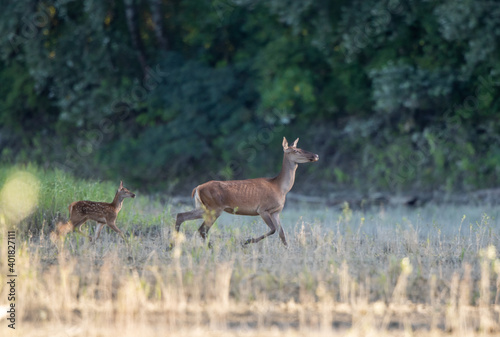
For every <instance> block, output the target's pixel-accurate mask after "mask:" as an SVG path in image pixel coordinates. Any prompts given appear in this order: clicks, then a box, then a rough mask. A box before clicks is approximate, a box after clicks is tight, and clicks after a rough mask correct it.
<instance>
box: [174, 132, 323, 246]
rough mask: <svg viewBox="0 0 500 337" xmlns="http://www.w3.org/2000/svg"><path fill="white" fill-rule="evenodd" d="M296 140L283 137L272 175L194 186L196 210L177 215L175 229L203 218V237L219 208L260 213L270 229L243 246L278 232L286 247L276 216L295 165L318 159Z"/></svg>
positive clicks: (282, 202)
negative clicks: (279, 164) (280, 157)
mask: <svg viewBox="0 0 500 337" xmlns="http://www.w3.org/2000/svg"><path fill="white" fill-rule="evenodd" d="M298 141H299V139H298V138H297V139H296V140H295V142H294V143H293V145H292V146H288V142H287V140H286V138H283V152H284V156H283V166H282V168H281V172H280V173H279V174H278V175H277V176H276V177H274V178H257V179H248V180H231V181H213V180H212V181H209V182H207V183H204V184H202V185H199V186H197V187H196V188H195V189H194V190H193V192H192V193H191V197H194V198H195V202H196V209H194V210H192V211H190V212H185V213H179V214H177V219H176V221H175V231H176V232H179V229H180V226H181V224H182V223H183V222H184V221H186V220H194V219H201V218H203V219H204V221H203V224H202V225H201V227H200V228H199V229H198V232H199V233H200V235H201V237H202V238H203V240H205V239H206V236H207V233H208V231H209V230H210V227H211V226H212V225H213V223H214V222H215V220H217V218H218V217H219V216H220V215H221V213H222V212H223V211H225V212H227V213H231V214H237V215H251V216H257V215H260V216H261V217H262V219H263V220H264V222H265V223H266V224H267V225H268V226H269V228H270V229H271V230H270V231H269V232H268V233H266V234H264V235H262V236H259V237H258V238H252V239H248V240H247V241H245V242H244V245H247V244H249V243H256V242H259V241H260V240H262V239H264V238H266V237H268V236H269V235H273V234H274V233H275V232H276V231H278V233H279V236H280V239H281V241H282V242H283V244H284V245H285V246H286V245H287V242H286V238H285V232H284V231H283V228H282V227H281V224H280V218H279V215H280V213H281V210H282V209H283V206H285V198H286V194H287V193H288V192H289V191H290V190H291V189H292V186H293V183H294V181H295V171H296V170H297V167H298V164H301V163H308V162H315V161H318V159H319V156H318V155H317V154H314V153H311V152H308V151H305V150H302V149H299V148H297V142H298Z"/></svg>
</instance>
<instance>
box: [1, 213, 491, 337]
mask: <svg viewBox="0 0 500 337" xmlns="http://www.w3.org/2000/svg"><path fill="white" fill-rule="evenodd" d="M181 210H182V207H181V206H179V207H177V208H176V209H175V210H174V211H181ZM156 212H157V213H161V212H162V210H161V209H157V210H156ZM495 212H496V213H495ZM497 213H498V211H497V210H495V209H494V208H491V209H487V208H480V207H468V208H467V209H460V208H456V207H452V206H441V207H432V206H429V207H426V208H423V209H419V210H416V211H415V210H410V209H396V210H384V209H383V208H380V209H372V210H367V211H355V212H353V211H351V210H350V209H348V208H345V209H344V210H332V209H321V210H310V209H309V208H308V207H306V206H301V207H298V206H296V205H289V206H288V208H287V209H286V210H285V212H284V219H283V220H282V223H283V224H284V227H285V230H286V232H287V235H288V240H289V242H290V248H288V249H287V248H285V247H283V246H282V245H281V244H280V242H279V240H278V238H277V237H271V238H268V239H266V240H264V241H263V242H261V243H259V244H255V245H252V246H248V247H242V246H241V245H240V242H242V241H244V240H245V239H246V238H248V237H250V236H256V235H259V234H261V233H262V232H264V231H266V227H265V225H264V223H263V222H262V221H261V220H259V219H257V218H246V217H234V216H230V215H227V216H223V217H222V218H221V219H220V220H219V221H218V223H217V224H216V225H215V226H214V228H213V229H212V231H211V232H210V234H211V238H210V240H211V242H212V244H213V248H208V247H207V246H206V245H205V244H203V243H202V242H201V240H200V239H199V238H198V235H197V233H196V229H197V227H198V226H199V223H198V222H189V223H187V224H186V226H185V227H183V235H181V236H179V237H177V238H175V240H176V241H177V244H176V245H175V248H174V249H173V250H169V249H168V247H169V244H170V242H171V240H174V238H173V237H172V233H171V230H172V226H173V224H172V223H169V224H167V225H166V226H149V227H144V228H142V229H137V228H136V229H135V230H132V229H130V230H129V231H128V234H129V235H130V241H131V248H130V249H128V248H127V246H126V245H125V244H124V242H123V241H122V240H121V239H120V238H119V237H118V236H117V235H116V233H114V232H109V231H107V232H106V233H103V236H102V237H101V238H100V239H99V241H98V242H97V244H95V245H92V244H90V243H89V242H88V241H87V240H86V239H85V238H83V237H81V236H78V235H77V234H71V235H69V236H68V237H67V239H66V241H65V243H64V245H62V246H60V247H56V246H55V245H54V244H53V243H52V242H51V241H50V239H49V233H47V232H40V233H37V234H34V235H29V233H28V234H22V233H20V234H19V235H18V239H17V242H18V251H17V261H16V265H17V269H18V281H17V289H16V290H17V295H18V297H17V299H18V300H17V301H16V308H17V315H18V316H17V317H18V321H17V329H16V332H15V333H16V335H17V336H21V335H22V336H48V335H50V336H109V335H120V337H126V336H136V335H137V334H142V335H144V336H164V335H166V334H169V333H172V334H175V335H182V336H234V335H236V336H284V335H286V336H295V335H296V336H309V335H311V336H313V335H314V336H318V335H320V336H321V335H329V336H330V335H331V336H380V335H384V336H405V335H408V336H412V335H418V336H476V335H478V336H479V335H488V334H492V335H494V334H499V333H500V325H499V323H500V320H499V314H500V306H499V305H500V303H499V297H500V294H499V292H498V289H499V285H500V277H499V275H500V274H499V273H500V261H499V260H498V259H497V256H496V248H495V247H498V243H499V242H498V225H499V223H498V220H497ZM464 214H465V215H466V217H465V218H464V217H463V215H464ZM486 214H488V215H486ZM153 216H158V214H155V215H153ZM118 225H119V224H118ZM88 227H89V226H88ZM1 235H2V239H1V241H0V261H1V262H0V298H1V299H2V300H0V306H1V305H4V304H7V303H3V301H5V299H6V292H7V287H6V280H5V277H6V275H7V274H8V273H7V270H6V264H5V261H6V238H5V235H6V232H5V228H4V229H3V230H2V233H1ZM2 325H3V326H0V331H2V335H3V331H7V328H6V325H7V323H6V321H5V320H3V321H2ZM9 330H10V329H9ZM7 332H10V331H7Z"/></svg>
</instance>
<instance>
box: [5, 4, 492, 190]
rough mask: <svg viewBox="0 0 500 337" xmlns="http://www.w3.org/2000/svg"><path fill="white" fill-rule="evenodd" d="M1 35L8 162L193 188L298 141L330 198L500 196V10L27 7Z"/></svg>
mask: <svg viewBox="0 0 500 337" xmlns="http://www.w3.org/2000/svg"><path fill="white" fill-rule="evenodd" d="M0 36H1V37H2V40H1V44H0V56H1V59H0V78H1V80H2V86H1V87H0V94H1V96H0V97H1V100H0V155H1V156H2V163H3V162H24V161H30V160H31V161H36V162H39V163H41V164H43V165H45V166H55V167H58V168H63V169H68V170H71V171H75V172H76V173H78V174H80V175H84V176H95V175H98V176H99V177H101V178H104V177H106V178H113V179H114V178H116V177H117V176H119V177H121V178H124V179H126V180H128V181H133V183H134V184H137V185H139V184H140V185H142V186H144V188H151V189H161V190H165V189H167V188H175V189H177V190H179V189H182V190H183V191H185V190H188V189H189V188H188V187H192V186H193V185H195V184H197V183H201V182H203V181H204V180H206V179H233V178H244V177H255V176H260V175H272V174H275V173H276V172H277V170H278V169H279V166H280V163H281V150H280V143H281V138H282V137H283V136H287V137H289V138H294V137H296V136H299V137H300V138H301V142H300V145H301V146H303V147H304V148H306V149H309V150H312V151H315V152H317V153H319V154H320V158H321V161H320V162H319V163H317V164H316V165H311V166H308V167H307V168H304V170H307V171H308V173H307V175H308V176H309V177H311V179H315V180H316V181H321V180H323V181H325V184H322V185H321V186H320V188H321V189H323V192H325V193H328V191H329V189H330V188H336V189H337V188H346V187H356V188H358V189H361V190H364V191H378V190H392V191H396V190H401V189H408V188H415V189H421V190H423V189H434V188H446V189H449V190H454V189H475V188H482V187H490V186H494V185H498V183H499V180H498V177H499V176H500V175H499V173H500V172H499V171H498V170H499V167H500V150H499V149H500V146H499V145H500V144H499V140H500V139H499V136H498V135H499V134H500V119H499V118H498V112H499V108H500V99H499V97H500V95H499V94H500V53H499V51H500V49H499V46H498V41H500V39H499V38H500V4H497V3H496V2H492V1H483V2H477V1H470V0H460V1H456V0H449V1H411V0H369V1H347V0H344V1H310V0H307V1H296V0H269V1H262V0H213V1H198V0H195V1H178V0H174V1H163V0H123V1H122V0H118V1H97V0H89V1H84V2H81V1H72V0H47V1H36V0H19V1H13V2H9V4H6V5H5V6H4V7H3V10H2V12H1V13H0ZM316 186H317V184H316Z"/></svg>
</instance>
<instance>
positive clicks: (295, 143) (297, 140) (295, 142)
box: [292, 138, 299, 147]
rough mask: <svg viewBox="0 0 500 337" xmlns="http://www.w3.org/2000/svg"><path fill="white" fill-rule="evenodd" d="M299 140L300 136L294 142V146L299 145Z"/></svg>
mask: <svg viewBox="0 0 500 337" xmlns="http://www.w3.org/2000/svg"><path fill="white" fill-rule="evenodd" d="M298 142H299V139H298V138H297V139H295V141H294V142H293V145H292V147H297V143H298Z"/></svg>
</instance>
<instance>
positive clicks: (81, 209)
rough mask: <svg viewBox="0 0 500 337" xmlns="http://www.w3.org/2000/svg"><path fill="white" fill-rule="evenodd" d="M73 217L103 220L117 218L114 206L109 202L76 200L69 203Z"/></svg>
mask: <svg viewBox="0 0 500 337" xmlns="http://www.w3.org/2000/svg"><path fill="white" fill-rule="evenodd" d="M69 213H70V216H71V218H84V217H85V218H88V219H91V220H95V221H100V222H102V221H103V220H107V219H113V218H116V212H115V209H114V207H113V206H112V205H111V204H109V203H107V202H96V201H88V200H82V201H75V202H73V203H72V204H71V205H69Z"/></svg>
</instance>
